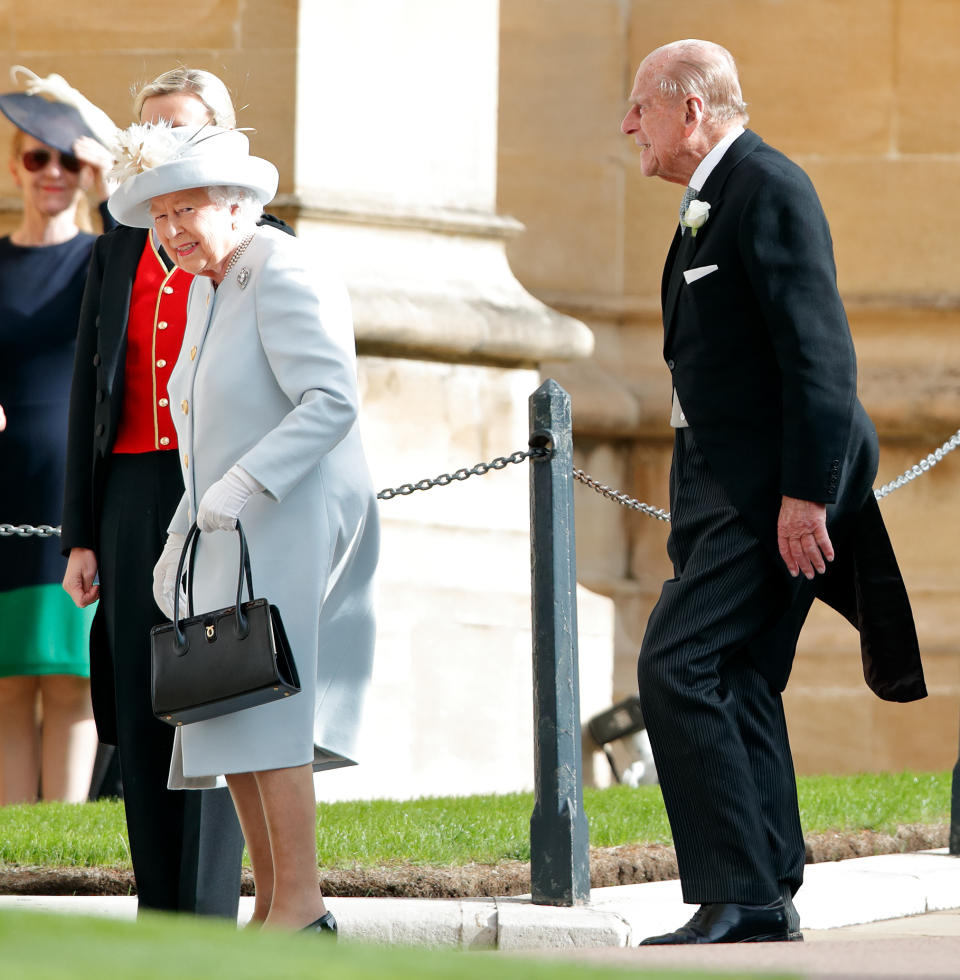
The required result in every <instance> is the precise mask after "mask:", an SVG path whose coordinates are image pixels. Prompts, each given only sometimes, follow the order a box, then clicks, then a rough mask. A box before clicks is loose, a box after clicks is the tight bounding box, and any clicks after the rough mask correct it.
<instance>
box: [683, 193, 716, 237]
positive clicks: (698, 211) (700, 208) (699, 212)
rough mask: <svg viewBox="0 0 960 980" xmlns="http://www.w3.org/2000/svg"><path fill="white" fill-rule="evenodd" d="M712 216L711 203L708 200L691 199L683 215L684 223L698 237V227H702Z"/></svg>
mask: <svg viewBox="0 0 960 980" xmlns="http://www.w3.org/2000/svg"><path fill="white" fill-rule="evenodd" d="M708 217H710V205H709V204H707V202H706V201H691V202H690V206H689V207H688V208H687V210H686V213H685V214H684V216H683V225H684V227H686V228H689V229H690V234H691V235H693V236H694V237H696V235H697V229H699V228H702V227H703V226H704V225H705V224H706V221H707V218H708Z"/></svg>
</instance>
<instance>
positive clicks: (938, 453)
mask: <svg viewBox="0 0 960 980" xmlns="http://www.w3.org/2000/svg"><path fill="white" fill-rule="evenodd" d="M958 446H960V429H957V431H956V432H954V434H953V435H952V436H951V437H950V438H949V439H948V440H947V441H946V442H945V443H944V444H943V445H942V446H941V447H940V448H939V449H935V450H934V451H933V452H932V453H930V454H929V455H928V456H925V457H924V458H923V459H921V460H920V461H919V462H918V463H916V464H914V465H913V466H911V467H910V469H908V470H906V471H905V472H903V473H901V474H900V476H898V477H897V478H896V479H895V480H891V481H890V482H889V483H885V484H884V485H883V486H882V487H880V488H879V489H878V490H874V491H873V495H874V497H876V498H877V500H883V498H884V497H887V496H889V495H890V494H891V493H893V491H894V490H899V489H900V488H901V487H905V486H906V485H907V484H908V483H912V482H913V481H914V480H915V479H916V478H917V477H918V476H922V475H923V474H924V473H927V472H929V471H930V470H931V469H933V467H934V466H936V465H937V463H939V462H940V460H942V459H943V458H944V456H947V455H949V454H950V453H952V452H953V451H954V449H956V448H957V447H958ZM573 475H574V478H575V479H577V480H579V481H580V482H581V483H583V484H584V485H585V486H588V487H590V488H591V489H592V490H596V491H597V493H599V494H600V496H601V497H605V498H606V499H607V500H613V501H615V502H616V503H618V504H621V505H623V506H624V507H629V508H630V509H631V510H639V511H640V512H641V513H643V514H646V515H648V516H649V517H654V518H656V519H657V520H658V521H666V522H668V523H669V521H670V514H669V513H668V512H667V511H665V510H662V509H661V508H659V507H653V506H651V505H650V504H645V503H642V502H641V501H639V500H636V499H634V498H633V497H630V496H627V494H625V493H621V492H620V491H618V490H614V489H613V488H612V487H608V486H607V485H606V484H603V483H600V482H599V481H598V480H595V479H594V478H593V477H592V476H590V475H589V474H588V473H584V471H583V470H578V469H576V468H574V471H573Z"/></svg>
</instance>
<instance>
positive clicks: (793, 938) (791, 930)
mask: <svg viewBox="0 0 960 980" xmlns="http://www.w3.org/2000/svg"><path fill="white" fill-rule="evenodd" d="M780 894H781V895H782V896H783V906H784V910H785V911H786V913H787V939H788V940H789V941H790V942H791V943H802V942H803V933H802V932H801V931H800V913H799V912H797V907H796V906H795V905H794V904H793V898H792V897H791V896H790V890H789V889H787V890H786V891H781V892H780Z"/></svg>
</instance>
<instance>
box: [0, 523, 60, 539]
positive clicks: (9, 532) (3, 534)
mask: <svg viewBox="0 0 960 980" xmlns="http://www.w3.org/2000/svg"><path fill="white" fill-rule="evenodd" d="M30 537H36V538H54V537H57V538H58V537H60V527H59V525H58V526H57V527H51V526H50V525H49V524H38V525H37V526H36V527H34V526H33V525H32V524H0V538H30Z"/></svg>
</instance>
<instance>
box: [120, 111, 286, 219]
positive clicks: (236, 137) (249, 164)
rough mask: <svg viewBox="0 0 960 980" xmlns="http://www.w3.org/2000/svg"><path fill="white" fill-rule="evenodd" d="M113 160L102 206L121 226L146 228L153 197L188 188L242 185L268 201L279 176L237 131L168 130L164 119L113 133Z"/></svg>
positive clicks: (210, 127)
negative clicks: (111, 186)
mask: <svg viewBox="0 0 960 980" xmlns="http://www.w3.org/2000/svg"><path fill="white" fill-rule="evenodd" d="M115 155H116V157H117V164H116V166H115V167H114V169H113V171H111V174H110V176H111V177H113V178H115V179H117V180H120V181H122V183H121V184H120V186H119V187H118V188H117V189H116V190H115V191H114V192H113V193H112V194H111V195H110V199H109V201H108V202H107V207H108V208H109V209H110V213H111V214H112V215H113V216H114V217H115V218H116V219H117V221H119V222H120V224H122V225H129V226H131V227H133V228H152V227H153V219H152V218H151V216H150V202H151V200H153V198H155V197H161V196H163V195H165V194H172V193H174V192H176V191H182V190H187V189H189V188H193V187H201V188H203V187H217V186H223V185H227V186H231V187H243V188H246V189H247V190H249V191H250V192H252V193H253V194H254V195H255V196H256V198H257V199H258V200H259V201H260V203H261V204H267V203H268V202H269V201H272V200H273V198H274V195H275V194H276V193H277V184H278V183H279V179H280V175H279V174H278V173H277V168H276V167H275V166H274V165H273V164H272V163H270V161H269V160H264V159H262V158H261V157H255V156H251V154H250V141H249V140H248V139H247V137H246V136H245V135H244V134H243V133H241V132H240V131H239V130H237V129H220V128H218V127H216V126H212V125H205V126H201V127H200V128H199V129H197V128H196V127H193V126H177V127H173V128H171V126H170V124H169V123H167V122H159V123H142V124H136V125H133V126H130V127H128V128H127V129H125V130H123V131H122V132H121V133H119V134H118V138H117V142H116V144H115Z"/></svg>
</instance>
